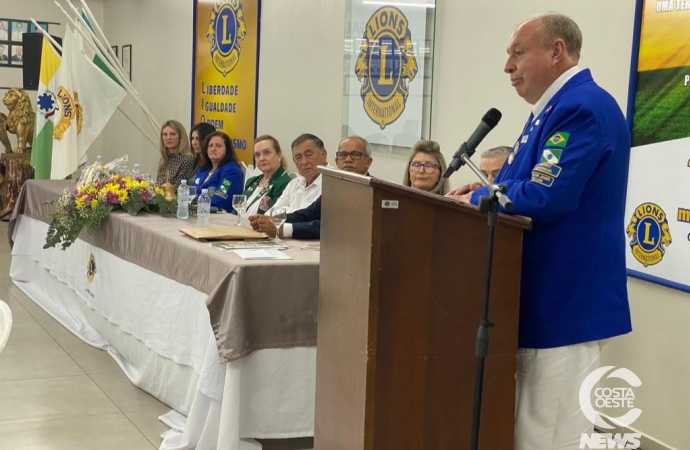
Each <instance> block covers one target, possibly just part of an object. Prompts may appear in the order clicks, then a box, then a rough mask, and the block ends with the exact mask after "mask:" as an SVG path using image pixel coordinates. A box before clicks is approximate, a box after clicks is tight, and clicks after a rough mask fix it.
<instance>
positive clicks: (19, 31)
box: [11, 20, 29, 42]
mask: <svg viewBox="0 0 690 450" xmlns="http://www.w3.org/2000/svg"><path fill="white" fill-rule="evenodd" d="M28 30H29V24H28V22H18V21H14V20H13V21H12V36H11V37H12V39H11V40H12V42H22V40H23V37H22V36H23V34H24V33H26V32H27V31H28Z"/></svg>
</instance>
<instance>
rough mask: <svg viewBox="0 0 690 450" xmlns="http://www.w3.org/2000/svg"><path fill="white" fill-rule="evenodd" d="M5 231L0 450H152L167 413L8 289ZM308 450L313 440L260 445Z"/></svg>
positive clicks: (3, 229) (2, 227)
mask: <svg viewBox="0 0 690 450" xmlns="http://www.w3.org/2000/svg"><path fill="white" fill-rule="evenodd" d="M6 236H7V223H6V222H0V300H3V301H5V302H6V303H7V304H9V306H10V309H11V310H12V319H13V327H12V332H11V334H10V340H9V342H8V344H7V347H5V349H4V350H3V352H2V354H0V449H3V450H4V449H8V450H9V449H12V450H82V449H84V450H86V449H89V450H92V449H98V450H110V449H113V450H115V449H117V450H125V449H126V450H139V449H142V450H143V449H146V450H152V449H156V448H158V447H159V445H160V442H161V438H160V434H161V433H162V432H163V431H165V430H167V427H166V426H165V425H163V424H162V423H161V422H160V421H159V420H158V416H160V415H161V414H163V413H166V412H168V411H169V410H170V408H169V407H168V406H166V405H164V404H163V403H161V402H159V401H158V400H157V399H155V398H154V397H152V396H150V395H149V394H147V393H146V392H144V391H142V390H141V389H139V388H137V387H136V386H134V385H133V384H132V383H130V381H129V380H128V379H127V377H125V375H124V374H123V373H122V371H121V370H120V368H119V367H118V365H117V364H116V363H115V362H114V361H113V359H112V358H111V357H110V356H109V355H108V354H107V353H106V352H104V351H102V350H98V349H96V348H93V347H91V346H90V345H87V344H85V343H83V342H82V341H81V340H79V339H78V338H77V337H75V336H74V335H73V334H72V333H71V332H69V331H67V330H66V329H65V328H64V327H63V326H62V325H61V324H60V323H58V322H57V321H56V320H54V319H53V318H52V317H50V316H49V315H48V314H47V313H46V312H45V311H43V310H42V309H41V308H40V307H39V306H37V305H36V304H35V303H34V302H33V301H32V300H31V299H30V298H28V297H27V296H26V295H25V294H24V293H23V292H22V291H21V290H19V289H18V288H17V287H16V286H15V285H14V284H13V283H12V281H11V279H10V277H9V275H8V273H9V268H10V260H11V256H10V248H9V244H8V243H7V238H6ZM262 444H263V446H264V449H265V450H308V449H310V448H311V447H312V446H313V440H312V439H290V440H271V441H263V442H262Z"/></svg>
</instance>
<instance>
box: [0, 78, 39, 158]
mask: <svg viewBox="0 0 690 450" xmlns="http://www.w3.org/2000/svg"><path fill="white" fill-rule="evenodd" d="M2 102H3V103H4V104H5V106H7V109H8V111H9V112H10V113H9V115H8V116H6V115H5V114H3V113H0V141H1V142H2V144H3V145H4V146H5V152H7V153H12V152H13V151H12V145H11V144H10V140H9V138H8V136H7V133H8V132H9V133H12V134H16V135H17V148H16V149H14V153H24V152H26V151H27V149H28V147H31V143H32V142H33V139H34V119H35V118H36V113H34V111H33V108H32V107H31V100H29V95H28V94H27V93H26V92H24V91H23V90H21V89H16V88H14V89H10V90H9V91H7V93H6V94H5V98H4V99H3V100H2Z"/></svg>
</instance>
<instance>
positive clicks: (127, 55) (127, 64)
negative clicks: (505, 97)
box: [122, 44, 132, 80]
mask: <svg viewBox="0 0 690 450" xmlns="http://www.w3.org/2000/svg"><path fill="white" fill-rule="evenodd" d="M122 68H123V69H124V70H125V73H126V74H127V76H128V77H129V79H130V80H131V79H132V44H129V45H123V46H122Z"/></svg>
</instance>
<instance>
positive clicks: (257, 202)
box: [243, 135, 292, 217]
mask: <svg viewBox="0 0 690 450" xmlns="http://www.w3.org/2000/svg"><path fill="white" fill-rule="evenodd" d="M254 163H255V164H256V168H257V169H259V170H261V175H258V176H255V177H252V178H250V179H249V180H247V183H246V185H245V186H246V187H245V190H244V195H246V196H247V209H246V210H245V213H243V215H246V217H249V216H252V215H254V214H264V213H265V212H266V211H268V210H269V209H270V208H271V206H273V203H275V201H276V200H278V198H279V197H280V195H281V194H282V193H283V190H284V189H285V186H287V185H288V183H289V182H290V181H291V180H292V179H291V178H290V175H288V173H287V171H286V169H287V161H286V160H285V158H284V156H283V152H282V150H281V149H280V144H279V143H278V140H277V139H276V138H274V137H273V136H269V135H263V136H259V137H258V138H256V140H255V141H254Z"/></svg>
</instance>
